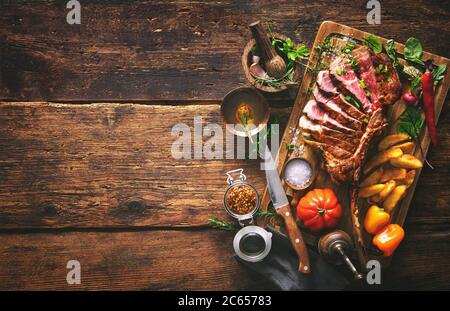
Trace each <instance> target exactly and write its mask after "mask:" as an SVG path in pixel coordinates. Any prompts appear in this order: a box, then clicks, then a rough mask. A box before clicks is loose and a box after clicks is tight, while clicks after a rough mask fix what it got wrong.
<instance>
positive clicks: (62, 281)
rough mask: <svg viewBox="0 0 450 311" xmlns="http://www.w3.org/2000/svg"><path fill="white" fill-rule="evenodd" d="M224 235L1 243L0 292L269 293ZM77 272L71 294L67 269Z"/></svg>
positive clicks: (8, 239) (48, 237)
mask: <svg viewBox="0 0 450 311" xmlns="http://www.w3.org/2000/svg"><path fill="white" fill-rule="evenodd" d="M232 241H233V235H232V234H231V233H229V232H218V231H211V230H208V231H204V232H185V231H142V232H114V233H112V232H110V233H99V232H91V233H86V232H83V233H79V232H76V233H75V232H72V233H55V234H53V233H48V234H24V235H16V234H13V235H5V234H3V235H0V290H12V289H17V290H50V289H51V290H55V289H57V290H76V289H78V290H80V289H88V290H174V289H178V290H181V289H183V290H230V289H235V290H242V289H250V288H251V289H256V290H257V289H263V288H266V289H270V288H271V285H270V284H269V283H268V282H267V281H266V282H265V281H264V280H262V279H261V278H260V277H259V276H257V275H255V274H254V273H251V272H250V271H247V270H246V269H244V268H243V267H242V266H240V265H239V264H238V263H237V262H236V260H235V259H234V258H233V251H232ZM73 259H75V260H78V261H79V262H80V264H81V285H71V286H69V285H68V284H67V282H66V275H67V272H68V271H69V270H68V269H67V268H66V264H67V262H68V261H69V260H73Z"/></svg>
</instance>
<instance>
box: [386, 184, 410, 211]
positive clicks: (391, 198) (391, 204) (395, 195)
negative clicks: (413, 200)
mask: <svg viewBox="0 0 450 311" xmlns="http://www.w3.org/2000/svg"><path fill="white" fill-rule="evenodd" d="M407 188H408V187H406V186H405V185H400V186H397V187H395V188H394V190H393V191H392V192H391V193H390V194H389V195H388V197H387V198H386V200H384V202H383V208H384V210H385V211H386V212H388V213H391V212H392V211H393V210H394V208H395V207H396V206H397V203H398V202H399V201H400V200H401V199H403V197H404V196H405V194H406V189H407Z"/></svg>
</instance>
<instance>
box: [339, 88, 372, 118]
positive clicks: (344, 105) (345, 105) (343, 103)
mask: <svg viewBox="0 0 450 311" xmlns="http://www.w3.org/2000/svg"><path fill="white" fill-rule="evenodd" d="M333 101H334V102H335V103H336V105H338V106H339V107H341V109H342V110H344V111H345V112H347V114H348V115H350V116H352V117H353V118H355V119H356V120H359V121H360V122H363V123H367V121H368V120H369V116H368V115H367V114H365V113H364V112H362V111H361V110H359V109H358V108H356V107H355V106H353V105H352V104H350V103H349V102H348V101H347V100H345V97H344V95H342V94H340V95H338V96H336V97H334V98H333Z"/></svg>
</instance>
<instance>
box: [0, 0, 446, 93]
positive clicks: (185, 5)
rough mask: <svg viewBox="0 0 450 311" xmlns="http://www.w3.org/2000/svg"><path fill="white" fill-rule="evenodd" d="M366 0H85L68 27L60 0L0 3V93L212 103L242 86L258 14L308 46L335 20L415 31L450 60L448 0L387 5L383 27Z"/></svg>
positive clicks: (379, 30) (390, 34) (397, 33)
mask: <svg viewBox="0 0 450 311" xmlns="http://www.w3.org/2000/svg"><path fill="white" fill-rule="evenodd" d="M366 3H367V1H363V0H360V1H357V2H352V4H349V3H348V1H344V0H339V1H331V0H330V1H280V2H277V3H274V2H272V1H268V0H264V1H237V0H234V1H220V2H216V1H208V2H198V1H192V2H189V1H188V2H186V1H170V2H169V1H127V2H126V3H123V2H120V1H114V2H109V3H108V4H104V3H100V2H98V1H95V0H87V1H83V2H82V22H81V25H75V26H71V25H68V24H67V23H66V20H65V19H66V14H67V12H68V10H67V9H65V7H64V5H63V4H62V2H59V1H52V0H49V1H38V2H36V1H18V2H15V1H2V3H1V4H0V12H1V14H0V98H2V99H14V100H40V99H46V100H112V99H114V100H120V99H122V100H132V99H141V100H147V99H160V100H172V99H219V98H221V97H223V96H224V95H225V94H226V93H227V92H228V91H229V90H231V89H233V88H235V87H237V86H240V85H244V84H246V80H245V77H244V75H243V72H242V69H241V67H240V61H239V60H240V56H241V53H242V49H243V46H244V45H245V43H246V42H247V41H248V39H249V37H250V33H249V31H248V29H247V25H248V24H249V22H251V21H253V20H257V19H260V20H262V21H265V22H268V21H270V22H271V24H272V28H273V29H275V30H277V31H279V32H282V33H285V34H287V35H288V36H290V37H291V38H292V39H294V40H295V41H297V42H305V43H306V44H307V45H311V44H312V40H313V38H314V37H315V35H316V32H317V29H318V27H319V25H320V23H321V22H322V21H324V20H333V21H336V22H339V23H343V24H346V25H349V26H351V27H355V28H358V29H360V30H363V31H367V32H372V33H375V34H378V35H382V36H383V37H386V38H393V39H395V40H397V41H399V42H405V41H406V39H407V38H408V37H410V36H415V37H417V38H419V39H420V40H421V41H422V43H423V45H424V47H425V48H426V50H427V51H430V52H432V53H434V54H438V55H442V56H445V57H449V56H450V54H449V52H448V49H447V42H448V39H449V37H450V30H449V29H450V10H449V7H448V5H447V4H446V3H445V2H443V1H439V0H434V1H425V0H420V1H413V2H411V1H407V0H401V1H400V0H399V1H389V2H386V1H385V2H383V3H382V17H381V25H369V24H368V23H367V21H366V14H367V13H368V10H367V9H366ZM406 8H407V9H406Z"/></svg>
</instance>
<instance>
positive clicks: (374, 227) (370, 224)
mask: <svg viewBox="0 0 450 311" xmlns="http://www.w3.org/2000/svg"><path fill="white" fill-rule="evenodd" d="M390 218H391V216H390V215H389V214H388V213H386V212H385V211H384V209H382V208H380V207H378V206H376V205H372V206H371V207H370V208H369V209H368V210H367V213H366V217H365V218H364V229H366V231H367V232H368V233H370V234H376V233H377V232H378V231H380V230H381V229H383V228H384V227H385V226H386V225H387V224H388V223H389V220H390Z"/></svg>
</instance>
